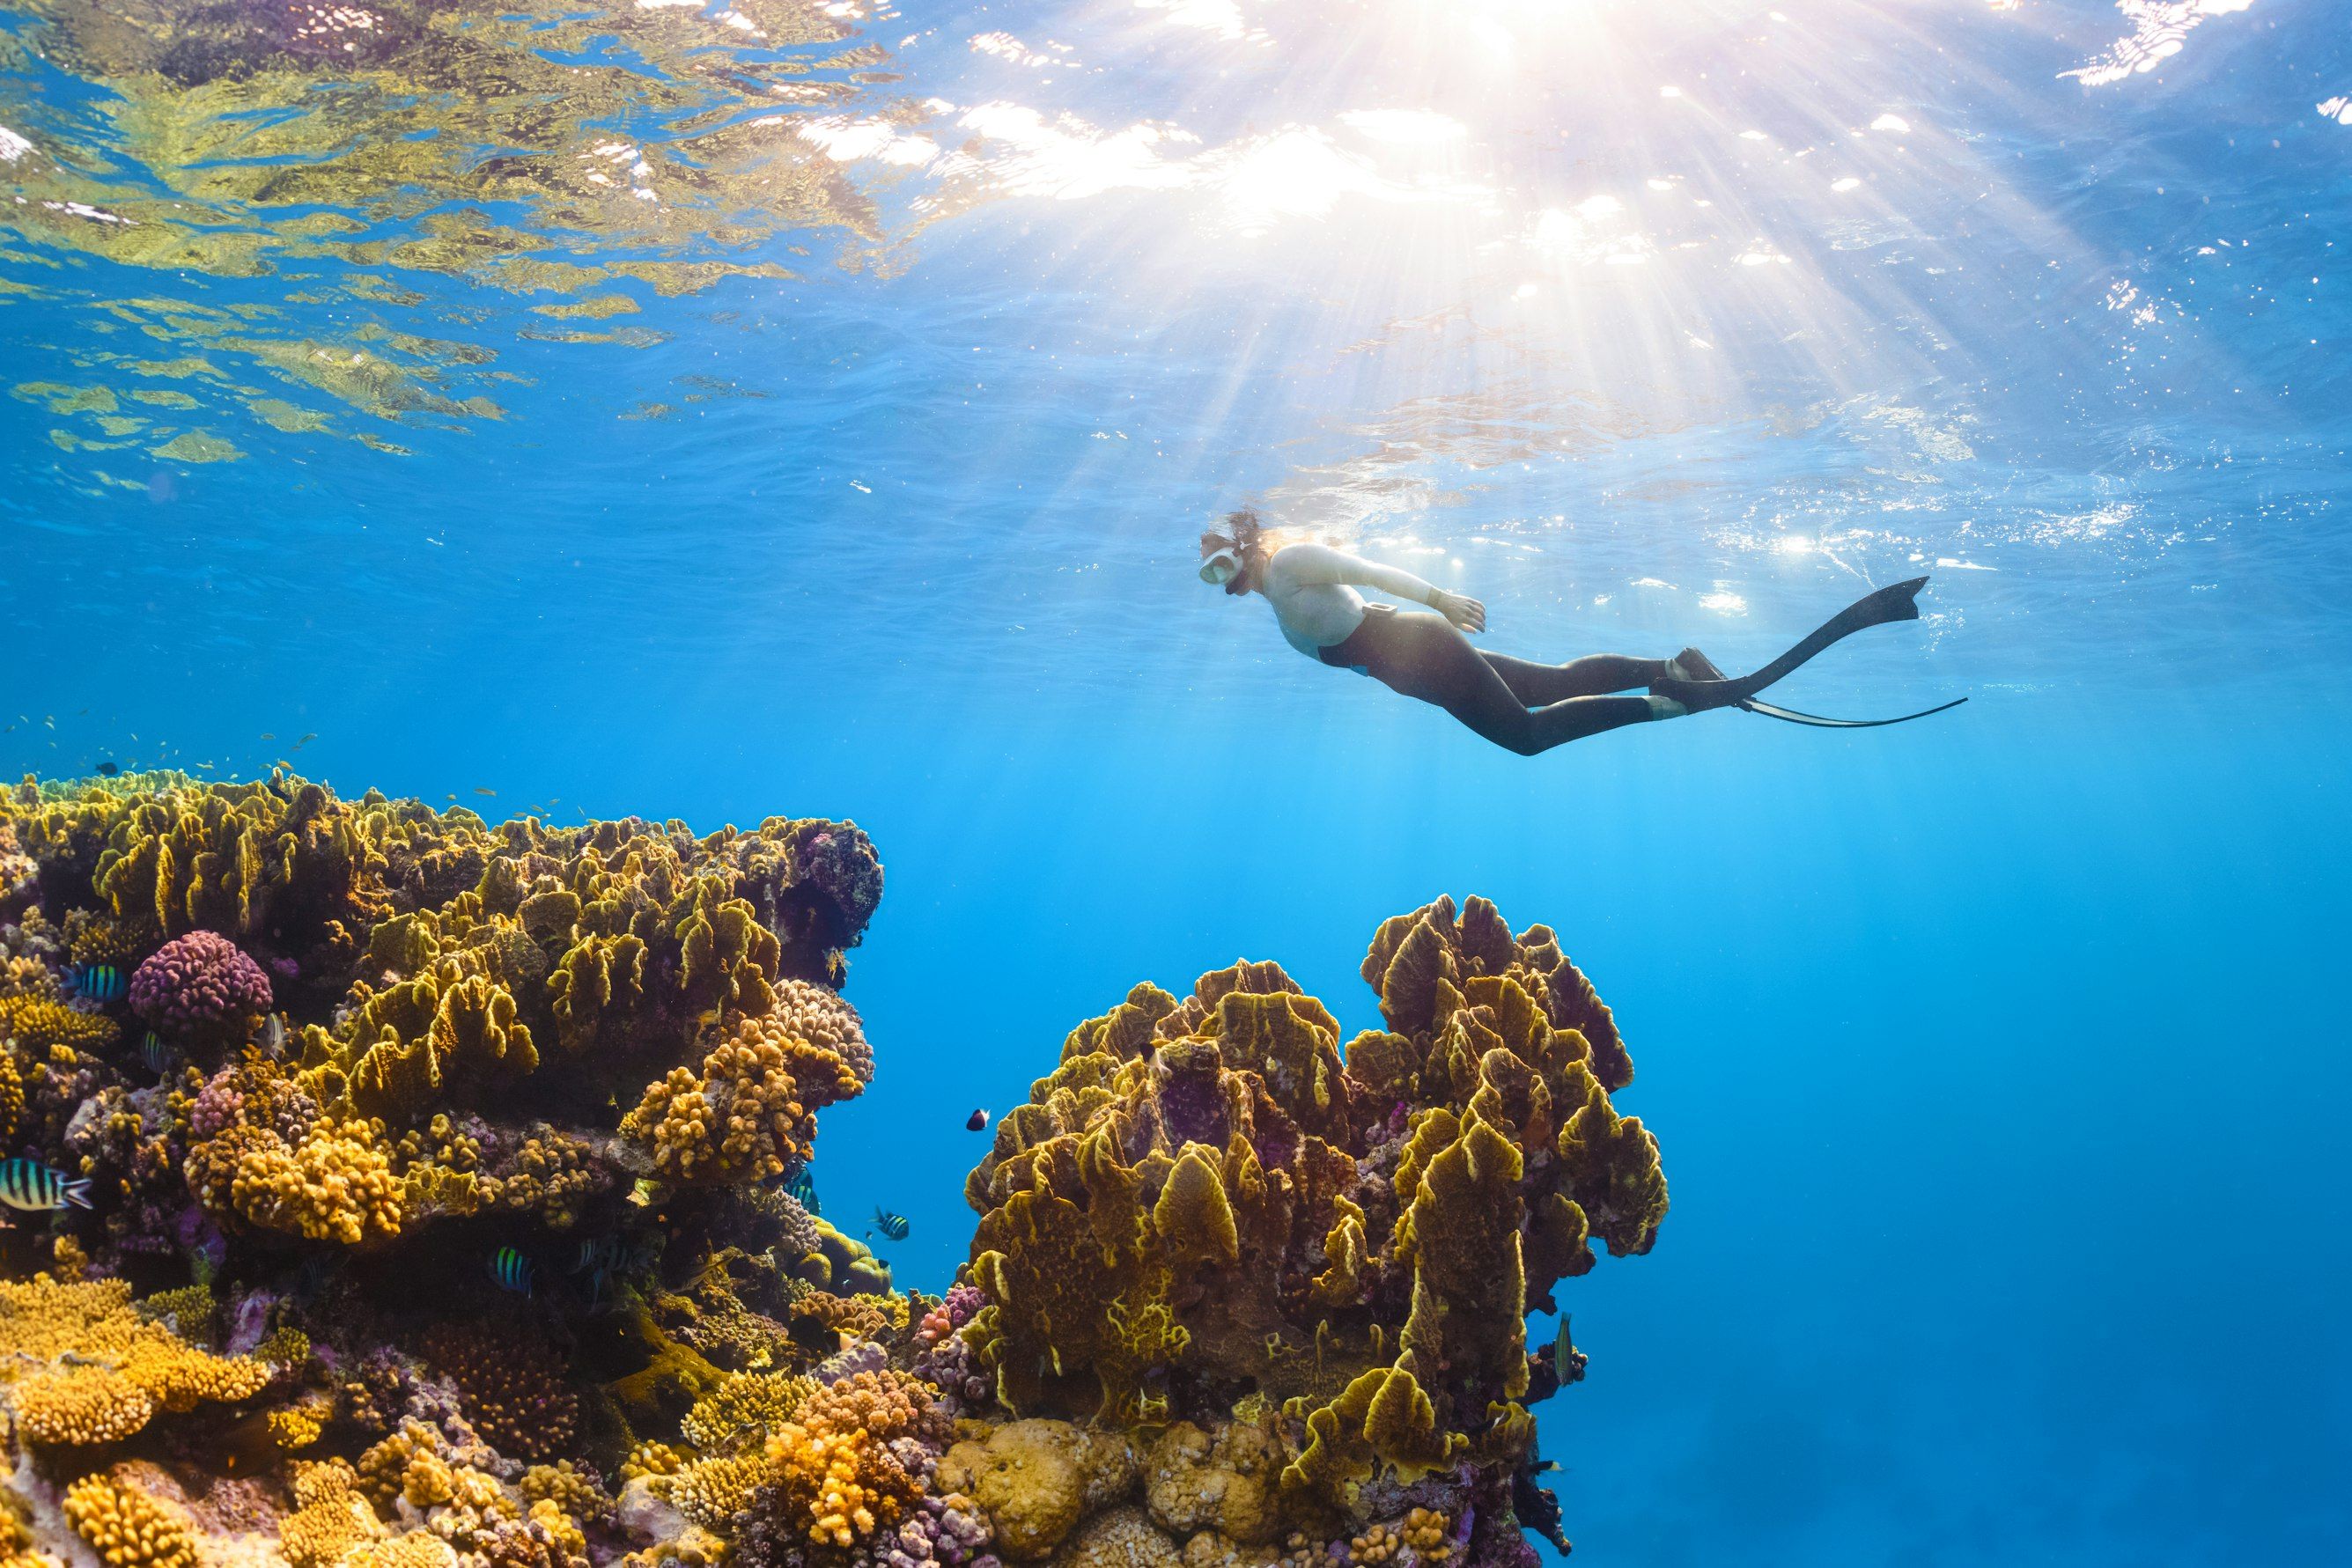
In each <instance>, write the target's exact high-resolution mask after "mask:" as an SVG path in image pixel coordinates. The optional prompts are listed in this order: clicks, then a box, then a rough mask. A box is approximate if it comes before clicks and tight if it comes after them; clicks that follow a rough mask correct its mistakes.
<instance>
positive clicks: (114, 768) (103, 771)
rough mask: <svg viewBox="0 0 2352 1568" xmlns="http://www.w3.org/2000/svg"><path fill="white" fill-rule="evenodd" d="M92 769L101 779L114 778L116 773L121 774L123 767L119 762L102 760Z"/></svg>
mask: <svg viewBox="0 0 2352 1568" xmlns="http://www.w3.org/2000/svg"><path fill="white" fill-rule="evenodd" d="M90 771H91V772H92V773H95V774H97V775H98V776H99V777H100V779H112V778H114V777H115V776H116V775H118V774H120V773H121V771H122V768H121V765H120V764H119V763H113V762H101V763H99V764H98V765H96V766H95V767H93V768H91V769H90Z"/></svg>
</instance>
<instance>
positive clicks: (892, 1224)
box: [867, 1208, 907, 1241]
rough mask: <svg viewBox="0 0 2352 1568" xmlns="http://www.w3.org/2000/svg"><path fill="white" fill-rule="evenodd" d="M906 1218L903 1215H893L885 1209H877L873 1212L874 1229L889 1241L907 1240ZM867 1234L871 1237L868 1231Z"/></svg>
mask: <svg viewBox="0 0 2352 1568" xmlns="http://www.w3.org/2000/svg"><path fill="white" fill-rule="evenodd" d="M874 1229H875V1230H878V1231H880V1232H881V1233H882V1234H883V1235H885V1236H887V1237H888V1238H889V1239H891V1240H893V1241H904V1240H905V1239H907V1217H906V1216H905V1215H903V1214H893V1213H891V1212H890V1211H889V1210H888V1209H887V1208H877V1209H876V1210H875V1211H874ZM867 1234H868V1235H871V1234H873V1232H872V1231H868V1232H867Z"/></svg>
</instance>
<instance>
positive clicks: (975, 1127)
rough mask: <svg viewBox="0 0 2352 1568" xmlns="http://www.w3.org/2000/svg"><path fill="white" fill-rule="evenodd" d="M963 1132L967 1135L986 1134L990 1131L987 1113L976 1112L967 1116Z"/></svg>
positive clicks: (964, 1120)
mask: <svg viewBox="0 0 2352 1568" xmlns="http://www.w3.org/2000/svg"><path fill="white" fill-rule="evenodd" d="M963 1130H964V1131H965V1132H967V1133H985V1132H986V1131H988V1113H987V1112H986V1111H974V1112H973V1113H971V1115H969V1116H966V1117H965V1118H964V1119H963Z"/></svg>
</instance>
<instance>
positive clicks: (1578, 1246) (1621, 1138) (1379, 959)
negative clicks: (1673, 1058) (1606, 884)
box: [967, 899, 1666, 1504]
mask: <svg viewBox="0 0 2352 1568" xmlns="http://www.w3.org/2000/svg"><path fill="white" fill-rule="evenodd" d="M1364 973H1365V975H1366V977H1367V978H1368V979H1369V980H1370V981H1371V983H1372V984H1373V986H1374V987H1375V988H1376V989H1377V990H1378V992H1379V995H1380V999H1381V1014H1382V1017H1383V1019H1385V1020H1386V1021H1387V1022H1388V1024H1389V1026H1390V1028H1389V1029H1388V1030H1381V1031H1368V1032H1366V1033H1364V1034H1361V1035H1360V1036H1358V1037H1357V1038H1356V1039H1355V1040H1353V1041H1351V1042H1350V1043H1349V1046H1348V1047H1347V1049H1346V1051H1345V1052H1344V1053H1343V1052H1342V1051H1341V1050H1340V1047H1339V1026H1338V1023H1337V1022H1336V1020H1334V1019H1333V1018H1332V1017H1331V1015H1330V1013H1329V1012H1328V1010H1327V1009H1324V1008H1323V1006H1322V1005H1321V1004H1320V1003H1319V1002H1317V1001H1316V1000H1315V999H1314V998H1310V997H1307V996H1306V995H1304V994H1303V993H1302V992H1300V991H1299V989H1298V988H1297V986H1296V985H1294V984H1293V983H1292V982H1291V981H1290V979H1289V977H1287V976H1286V975H1284V974H1283V973H1282V971H1281V970H1280V969H1279V968H1277V967H1275V966H1273V965H1271V964H1243V965H1238V966H1236V967H1233V968H1230V969H1225V970H1221V971H1218V972H1216V973H1214V974H1210V975H1205V976H1202V977H1201V979H1200V981H1199V982H1198V983H1197V984H1196V985H1195V986H1194V988H1193V989H1192V995H1191V996H1190V997H1188V998H1184V999H1182V1000H1181V1001H1179V1000H1178V999H1177V998H1174V997H1171V996H1170V995H1168V994H1167V993H1165V992H1161V991H1159V990H1157V989H1156V988H1150V987H1148V986H1145V987H1138V988H1136V989H1135V990H1134V991H1132V992H1130V993H1129V997H1128V998H1127V1000H1126V1001H1125V1002H1123V1003H1121V1004H1120V1006H1119V1007H1118V1008H1117V1009H1113V1010H1112V1011H1111V1012H1109V1013H1108V1014H1105V1015H1104V1016H1103V1017H1101V1018H1098V1019H1090V1020H1088V1021H1087V1022H1086V1023H1084V1024H1081V1025H1080V1026H1079V1027H1078V1028H1077V1029H1076V1030H1073V1031H1072V1032H1071V1034H1070V1036H1069V1038H1068V1039H1067V1040H1066V1041H1065V1043H1064V1046H1063V1052H1062V1061H1061V1065H1060V1066H1059V1067H1058V1068H1056V1069H1055V1071H1054V1072H1053V1073H1052V1074H1050V1075H1049V1076H1047V1077H1046V1078H1044V1079H1042V1080H1040V1081H1039V1082H1038V1083H1037V1084H1036V1086H1035V1089H1034V1092H1033V1093H1032V1095H1031V1099H1030V1103H1028V1104H1025V1105H1022V1106H1018V1107H1015V1108H1014V1109H1013V1111H1012V1112H1010V1113H1007V1114H1006V1115H1005V1116H1004V1117H1003V1119H1002V1120H1001V1121H1000V1122H999V1124H998V1129H997V1138H996V1143H995V1145H994V1148H993V1149H992V1152H991V1154H990V1155H988V1157H987V1158H985V1159H984V1160H983V1161H982V1164H981V1166H979V1167H978V1168H977V1169H975V1170H974V1171H973V1172H972V1175H971V1179H970V1181H969V1182H968V1184H967V1196H968V1197H970V1198H971V1202H972V1205H973V1207H975V1208H976V1209H977V1210H979V1212H980V1215H981V1219H980V1224H979V1228H978V1229H977V1230H976V1232H975V1234H974V1237H973V1241H972V1263H971V1267H972V1276H973V1279H974V1280H975V1281H976V1282H977V1283H978V1284H979V1285H980V1286H981V1288H982V1291H984V1292H985V1294H986V1297H987V1300H988V1303H989V1304H988V1306H987V1308H986V1309H984V1310H983V1311H982V1312H981V1314H980V1315H979V1316H978V1318H976V1319H975V1321H974V1322H973V1323H972V1325H971V1328H970V1329H969V1330H968V1331H967V1337H968V1338H969V1339H970V1340H971V1343H973V1344H974V1345H975V1347H976V1348H978V1349H979V1350H980V1352H981V1353H982V1357H983V1359H984V1360H985V1362H986V1363H987V1364H989V1365H991V1366H992V1367H993V1368H994V1370H995V1373H996V1377H997V1385H998V1390H999V1393H1000V1394H1001V1396H1003V1398H1004V1399H1005V1400H1006V1401H1007V1402H1008V1403H1009V1404H1011V1405H1012V1406H1013V1407H1014V1408H1015V1409H1016V1410H1019V1411H1021V1412H1023V1413H1024V1414H1026V1413H1036V1414H1050V1413H1055V1412H1062V1413H1066V1414H1072V1415H1080V1416H1093V1417H1095V1418H1097V1419H1101V1420H1106V1421H1109V1422H1114V1423H1118V1424H1123V1425H1138V1424H1152V1425H1157V1424H1160V1423H1162V1422H1164V1421H1166V1420H1168V1419H1169V1418H1171V1416H1177V1415H1181V1414H1183V1413H1185V1411H1186V1410H1187V1409H1188V1408H1199V1409H1201V1410H1202V1411H1204V1412H1210V1413H1220V1412H1222V1410H1223V1406H1226V1405H1228V1404H1230V1402H1231V1401H1232V1400H1234V1398H1236V1397H1239V1396H1241V1395H1243V1394H1244V1393H1248V1392H1252V1391H1255V1392H1256V1393H1258V1394H1260V1395H1263V1396H1266V1397H1268V1398H1270V1399H1272V1400H1274V1401H1277V1402H1284V1405H1285V1409H1286V1414H1287V1416H1288V1418H1289V1419H1291V1420H1293V1421H1296V1422H1297V1423H1299V1424H1300V1430H1301V1431H1302V1432H1303V1433H1304V1436H1305V1443H1304V1447H1303V1448H1302V1450H1301V1451H1300V1452H1299V1453H1298V1454H1297V1457H1296V1458H1293V1459H1292V1460H1291V1461H1290V1462H1289V1463H1287V1464H1286V1466H1285V1468H1284V1470H1283V1474H1282V1478H1281V1484H1282V1485H1283V1486H1284V1487H1285V1488H1286V1489H1288V1490H1294V1491H1298V1492H1302V1493H1311V1494H1313V1495H1316V1496H1320V1497H1324V1498H1326V1499H1328V1500H1333V1501H1335V1502H1339V1503H1342V1504H1345V1503H1346V1502H1347V1500H1348V1498H1349V1494H1350V1493H1351V1491H1352V1489H1353V1488H1354V1487H1355V1486H1356V1485H1357V1484H1358V1483H1359V1482H1360V1481H1361V1480H1363V1479H1367V1478H1368V1477H1370V1475H1372V1474H1373V1473H1375V1472H1376V1471H1378V1470H1381V1469H1393V1470H1394V1471H1395V1472H1396V1473H1397V1474H1399V1475H1400V1476H1402V1477H1404V1478H1407V1479H1409V1478H1410V1477H1412V1475H1416V1474H1423V1473H1427V1472H1429V1471H1431V1470H1433V1469H1440V1468H1442V1467H1445V1466H1448V1465H1451V1464H1452V1463H1454V1461H1456V1460H1457V1459H1469V1460H1473V1461H1477V1462H1482V1463H1483V1462H1486V1461H1490V1460H1498V1459H1505V1458H1509V1457H1511V1456H1512V1455H1514V1454H1517V1453H1523V1452H1524V1451H1525V1449H1526V1448H1527V1446H1528V1442H1529V1441H1530V1438H1531V1434H1532V1427H1531V1423H1530V1422H1529V1420H1528V1416H1527V1415H1526V1412H1525V1411H1524V1409H1522V1408H1521V1407H1520V1406H1519V1405H1518V1404H1517V1401H1518V1400H1519V1399H1520V1398H1521V1397H1522V1396H1525V1395H1526V1394H1527V1393H1528V1358H1527V1354H1526V1346H1525V1343H1524V1333H1523V1330H1522V1328H1521V1322H1522V1320H1523V1318H1524V1316H1525V1314H1526V1312H1527V1310H1528V1306H1529V1305H1530V1304H1536V1305H1544V1306H1549V1304H1550V1294H1549V1292H1550V1291H1551V1290H1552V1289H1553V1288H1554V1286H1555V1285H1556V1284H1557V1282H1558V1281H1559V1280H1561V1279H1562V1278H1564V1277H1567V1276H1570V1275H1574V1274H1580V1273H1581V1272H1583V1271H1584V1270H1587V1269H1589V1268H1590V1267H1591V1263H1592V1253H1591V1246H1590V1243H1591V1240H1593V1239H1599V1240H1601V1241H1602V1242H1604V1243H1606V1244H1607V1245H1608V1247H1609V1248H1610V1249H1611V1250H1612V1252H1614V1253H1617V1254H1620V1255H1622V1254H1627V1253H1638V1252H1643V1251H1646V1250H1647V1249H1649V1247H1650V1245H1651V1242H1652V1241H1653V1239H1654V1237H1655V1235H1656V1231H1657V1226H1658V1223H1659V1221H1660V1220H1661V1219H1662V1218H1664V1213H1665V1207H1666V1191H1665V1182H1664V1176H1662V1175H1661V1174H1660V1170H1659V1165H1658V1154H1657V1145H1656V1141H1655V1140H1654V1138H1652V1137H1651V1135H1650V1134H1648V1132H1647V1131H1646V1130H1644V1129H1643V1126H1642V1125H1641V1124H1640V1122H1639V1121H1638V1120H1635V1119H1633V1118H1628V1117H1621V1116H1619V1115H1618V1114H1617V1113H1616V1111H1615V1108H1614V1106H1613V1105H1612V1102H1611V1099H1610V1095H1611V1092H1612V1088H1622V1087H1623V1086H1624V1085H1625V1084H1626V1083H1627V1082H1630V1081H1631V1078H1632V1062H1631V1061H1630V1059H1629V1058H1628V1057H1627V1056H1626V1054H1625V1051H1624V1047H1623V1044H1622V1040H1620V1039H1619V1037H1618V1034H1617V1031H1616V1029H1615V1025H1614V1021H1613V1019H1612V1018H1611V1016H1610V1014H1609V1011H1608V1009H1606V1008H1605V1007H1603V1006H1602V1005H1601V1002H1600V1000H1599V998H1598V997H1597V996H1595V995H1594V993H1593V991H1592V988H1591V986H1590V985H1589V984H1587V983H1586V982H1585V980H1584V978H1583V977H1582V975H1581V974H1580V972H1579V971H1577V970H1576V968H1575V967H1574V966H1572V965H1571V964H1570V963H1569V962H1568V960H1567V959H1566V958H1565V957H1564V956H1562V955H1561V953H1560V950H1559V944H1558V942H1557V941H1556V939H1555V938H1554V937H1553V936H1552V934H1551V933H1550V932H1549V930H1548V929H1546V928H1544V927H1541V926H1537V927H1533V928H1530V929H1529V930H1528V931H1526V932H1523V933H1520V934H1518V935H1517V936H1514V935H1513V934H1512V933H1511V931H1510V929H1509V927H1508V926H1507V925H1504V924H1503V922H1502V920H1501V918H1500V917H1499V916H1498V915H1496V912H1495V910H1494V908H1493V906H1492V905H1491V904H1486V902H1485V901H1484V900H1480V899H1473V900H1471V901H1470V902H1469V903H1468V904H1466V905H1465V907H1464V908H1463V909H1462V910H1461V912H1460V913H1459V915H1457V914H1456V911H1455V909H1454V905H1453V904H1452V903H1451V902H1450V901H1448V900H1440V901H1439V902H1437V903H1436V904H1431V905H1429V906H1428V907H1426V908H1424V909H1421V910H1417V911H1415V912H1414V913H1412V915H1404V916H1400V917H1398V918H1397V919H1394V920H1391V921H1389V922H1387V923H1385V924H1384V925H1382V926H1381V930H1380V932H1379V933H1378V934H1377V935H1376V936H1375V937H1374V940H1373V943H1372V945H1371V948H1370V954H1369V956H1367V959H1366V961H1365V966H1364Z"/></svg>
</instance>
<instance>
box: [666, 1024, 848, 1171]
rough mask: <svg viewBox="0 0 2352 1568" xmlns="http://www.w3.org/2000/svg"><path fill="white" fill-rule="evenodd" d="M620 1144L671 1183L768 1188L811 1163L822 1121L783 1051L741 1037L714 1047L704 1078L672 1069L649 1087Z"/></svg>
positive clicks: (775, 1045)
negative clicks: (761, 1184) (642, 1155)
mask: <svg viewBox="0 0 2352 1568" xmlns="http://www.w3.org/2000/svg"><path fill="white" fill-rule="evenodd" d="M621 1136H622V1137H624V1138H625V1139H628V1140H629V1141H630V1142H632V1143H634V1144H635V1145H639V1146H641V1147H643V1148H644V1149H645V1150H646V1152H647V1155H648V1157H649V1159H650V1161H651V1165H652V1168H653V1169H654V1171H655V1172H656V1173H657V1174H658V1175H660V1176H666V1177H667V1178H668V1179H670V1180H672V1181H696V1180H701V1181H731V1182H754V1181H765V1180H768V1179H770V1178H772V1177H774V1176H782V1174H783V1172H784V1170H785V1167H786V1166H790V1165H792V1164H793V1162H795V1161H797V1160H802V1159H805V1158H806V1157H807V1155H808V1152H809V1146H810V1145H811V1144H812V1143H813V1142H814V1139H815V1136H816V1116H815V1113H814V1112H813V1111H812V1110H811V1109H810V1108H809V1107H808V1106H807V1105H805V1104H804V1103H803V1101H802V1098H801V1087H800V1085H799V1083H798V1082H795V1081H794V1079H793V1071H792V1064H791V1061H790V1060H789V1059H788V1057H787V1056H786V1054H785V1051H784V1048H783V1047H782V1045H780V1044H778V1043H776V1042H774V1041H772V1040H761V1041H757V1042H754V1041H753V1040H746V1039H743V1038H740V1037H739V1038H735V1039H730V1040H723V1041H721V1042H720V1043H719V1045H718V1046H716V1047H714V1048H713V1049H712V1050H711V1051H710V1053H709V1055H708V1056H705V1057H704V1058H703V1059H702V1071H701V1073H700V1075H699V1076H698V1075H697V1074H695V1073H694V1072H691V1071H688V1070H687V1069H686V1068H683V1067H674V1068H672V1069H671V1070H670V1071H669V1075H668V1076H667V1078H665V1079H663V1080H662V1081H661V1082H656V1083H654V1084H652V1085H650V1086H648V1087H647V1088H646V1093H645V1098H644V1099H642V1100H640V1101H639V1102H638V1103H637V1107H636V1109H635V1110H634V1111H632V1112H630V1113H628V1114H627V1115H626V1116H625V1117H623V1118H622V1119H621Z"/></svg>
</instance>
